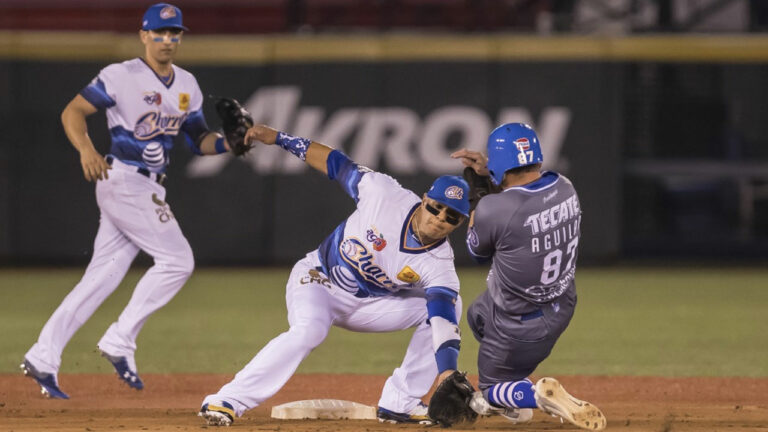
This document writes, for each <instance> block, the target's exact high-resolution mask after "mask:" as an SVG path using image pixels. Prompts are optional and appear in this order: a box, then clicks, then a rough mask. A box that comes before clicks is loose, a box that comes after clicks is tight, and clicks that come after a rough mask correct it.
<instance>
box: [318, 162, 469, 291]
mask: <svg viewBox="0 0 768 432" xmlns="http://www.w3.org/2000/svg"><path fill="white" fill-rule="evenodd" d="M345 159H346V158H345ZM346 161H347V162H344V166H343V167H342V168H341V169H340V170H339V172H338V174H336V175H335V177H336V180H338V181H339V183H341V184H342V187H343V188H344V190H345V191H346V192H347V193H348V194H349V195H350V196H351V197H352V198H353V199H355V201H357V210H355V212H353V213H352V215H350V216H349V217H348V218H347V220H346V221H344V222H342V223H341V224H340V225H339V226H338V227H337V228H336V229H335V230H334V231H333V233H331V235H330V236H328V237H327V238H326V239H325V240H324V241H323V242H322V244H321V245H320V247H319V249H318V252H319V255H320V261H321V262H322V267H323V272H324V273H325V274H327V275H328V276H329V277H330V279H331V281H332V282H333V283H334V284H335V285H337V286H338V287H340V288H343V289H345V290H347V291H349V292H350V293H352V294H354V295H355V296H357V297H377V296H386V295H391V294H393V293H396V292H398V291H402V290H424V289H426V288H437V287H444V288H448V289H450V290H452V291H455V292H458V291H459V278H458V276H457V275H456V269H455V268H454V265H453V249H451V245H450V243H449V242H448V241H447V238H444V239H442V240H440V241H438V242H436V243H434V244H432V245H426V246H425V245H422V244H420V243H419V242H418V241H417V240H416V236H415V235H414V233H413V231H412V229H411V220H412V219H413V215H414V213H415V211H416V209H417V208H418V207H419V204H420V203H421V200H420V199H419V197H418V196H417V195H416V194H414V193H413V192H411V191H409V190H407V189H405V188H403V187H402V186H400V184H399V183H397V181H396V180H395V179H393V178H392V177H390V176H388V175H385V174H381V173H377V172H372V171H371V170H369V169H367V168H365V167H361V166H358V165H357V164H355V163H354V162H351V161H349V160H348V159H346Z"/></svg>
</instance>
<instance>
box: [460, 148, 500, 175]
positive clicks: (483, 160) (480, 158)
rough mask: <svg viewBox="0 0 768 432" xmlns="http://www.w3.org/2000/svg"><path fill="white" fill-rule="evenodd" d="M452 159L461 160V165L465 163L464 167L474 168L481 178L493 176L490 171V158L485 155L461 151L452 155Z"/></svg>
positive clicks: (471, 151) (465, 150)
mask: <svg viewBox="0 0 768 432" xmlns="http://www.w3.org/2000/svg"><path fill="white" fill-rule="evenodd" d="M451 157H452V158H454V159H461V163H463V164H464V166H467V167H470V168H472V169H473V170H475V172H476V173H477V174H479V175H481V176H487V175H490V174H491V173H490V172H489V171H488V158H487V157H486V156H485V155H484V154H483V153H480V152H478V151H473V150H467V149H461V150H457V151H455V152H453V153H451Z"/></svg>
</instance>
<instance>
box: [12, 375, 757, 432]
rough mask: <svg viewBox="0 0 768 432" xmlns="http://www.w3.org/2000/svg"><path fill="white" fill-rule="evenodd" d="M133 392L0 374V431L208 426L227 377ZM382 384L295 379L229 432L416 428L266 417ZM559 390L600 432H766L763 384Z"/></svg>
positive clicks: (627, 382) (602, 380)
mask: <svg viewBox="0 0 768 432" xmlns="http://www.w3.org/2000/svg"><path fill="white" fill-rule="evenodd" d="M143 378H144V381H145V384H146V388H145V390H144V391H142V392H137V391H133V390H131V389H129V388H128V387H127V386H123V385H122V384H121V383H120V382H119V381H118V379H117V378H116V377H114V376H113V375H64V376H62V377H60V381H61V382H60V384H61V386H62V389H64V391H67V392H69V395H70V396H71V398H72V399H70V400H68V401H62V400H47V399H44V398H43V397H42V396H41V395H40V394H39V391H38V389H37V386H36V385H34V382H33V381H32V380H30V379H29V378H24V377H22V376H21V375H0V430H2V431H15V432H19V431H43V430H56V431H81V432H82V431H115V430H116V431H146V430H148V431H186V430H202V429H212V428H209V427H206V426H204V423H203V421H202V419H200V418H198V417H196V415H195V414H196V412H197V409H198V408H199V406H200V402H201V401H202V399H203V397H204V396H205V395H206V394H208V393H213V392H215V391H216V390H218V388H219V387H220V386H221V385H222V384H224V383H226V382H227V381H228V380H229V379H230V378H231V377H230V376H224V375H146V376H144V377H143ZM384 379H385V378H384V377H380V376H367V375H298V376H295V377H294V378H293V379H292V380H291V381H290V382H289V383H288V385H287V386H286V387H285V388H284V389H283V390H281V391H280V392H279V393H278V394H277V395H276V396H275V397H274V398H272V399H270V400H269V401H267V403H265V404H264V405H263V406H261V407H258V408H256V409H254V410H251V411H249V412H248V413H246V415H245V416H244V417H242V418H240V419H237V421H236V422H235V424H234V425H233V426H232V428H231V429H227V430H232V431H238V430H239V431H300V432H310V431H312V432H314V431H365V432H380V431H387V432H392V431H399V430H403V429H412V430H425V429H432V430H438V429H434V428H428V427H425V426H415V425H414V426H405V425H384V424H380V423H378V422H376V421H363V420H355V421H352V420H348V421H330V420H303V421H295V420H274V419H272V418H270V415H269V414H270V408H271V407H272V406H273V405H277V404H281V403H284V402H288V401H293V400H301V399H318V398H330V399H347V400H353V401H357V402H361V403H365V404H369V405H375V404H376V402H377V400H378V396H379V391H380V389H381V387H382V385H383V383H384ZM559 379H560V381H561V382H562V383H563V384H564V385H565V386H566V388H567V389H568V390H569V391H570V392H571V393H573V394H574V395H578V396H579V397H582V398H584V399H587V400H589V401H592V402H594V403H595V404H597V405H598V406H599V407H600V408H602V410H603V412H604V413H605V415H606V417H607V418H608V429H607V430H618V431H627V432H639V431H653V432H672V431H676V432H677V431H680V432H682V431H728V432H740V431H744V432H746V431H749V432H758V431H768V379H766V378H760V379H749V378H730V379H728V378H654V377H651V378H644V377H576V376H571V377H559ZM452 430H475V431H512V430H520V431H552V430H578V429H576V428H574V427H573V426H571V425H569V424H560V422H559V420H557V419H554V418H552V417H548V416H546V415H544V414H542V413H540V412H539V413H537V414H536V415H535V416H534V420H533V422H532V423H528V424H526V425H523V426H520V425H517V426H515V425H511V424H510V423H508V422H506V421H505V420H504V419H502V418H499V417H495V418H484V419H480V420H479V421H478V422H477V423H475V424H474V425H472V426H470V427H467V428H453V429H452Z"/></svg>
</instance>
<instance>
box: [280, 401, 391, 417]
mask: <svg viewBox="0 0 768 432" xmlns="http://www.w3.org/2000/svg"><path fill="white" fill-rule="evenodd" d="M272 418H276V419H293V420H295V419H330V420H339V419H350V420H375V419H376V408H374V407H372V406H368V405H363V404H359V403H357V402H351V401H345V400H339V399H310V400H302V401H294V402H288V403H284V404H282V405H277V406H274V407H272Z"/></svg>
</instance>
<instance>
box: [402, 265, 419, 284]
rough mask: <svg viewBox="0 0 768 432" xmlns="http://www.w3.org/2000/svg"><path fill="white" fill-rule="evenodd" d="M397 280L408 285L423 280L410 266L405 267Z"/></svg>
mask: <svg viewBox="0 0 768 432" xmlns="http://www.w3.org/2000/svg"><path fill="white" fill-rule="evenodd" d="M397 278H398V279H399V280H401V281H403V282H406V283H416V282H418V281H419V279H421V276H419V274H418V273H416V272H415V271H413V269H412V268H410V267H409V266H405V267H403V269H402V270H400V273H398V274H397Z"/></svg>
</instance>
